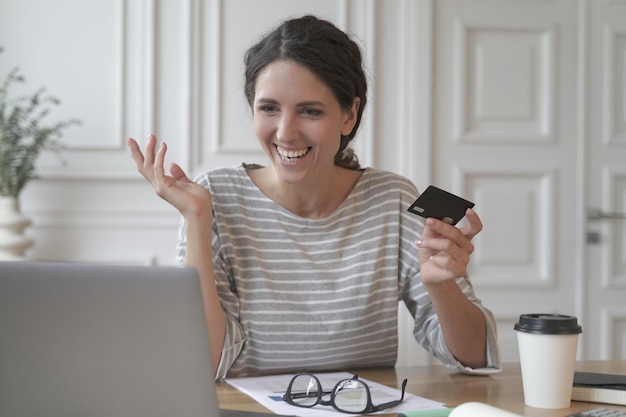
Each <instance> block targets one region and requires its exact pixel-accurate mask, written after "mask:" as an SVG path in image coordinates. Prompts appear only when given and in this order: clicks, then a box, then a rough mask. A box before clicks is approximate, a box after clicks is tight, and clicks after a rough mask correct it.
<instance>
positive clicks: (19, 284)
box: [0, 262, 220, 417]
mask: <svg viewBox="0 0 626 417" xmlns="http://www.w3.org/2000/svg"><path fill="white" fill-rule="evenodd" d="M219 415H220V412H219V407H218V402H217V394H216V389H215V382H214V372H213V370H212V365H211V360H210V355H209V344H208V340H207V335H206V327H205V321H204V314H203V308H202V299H201V296H200V286H199V282H198V276H197V274H196V272H195V270H193V269H191V268H183V267H176V266H159V267H155V266H128V265H103V264H77V263H46V262H0V416H7V417H8V416H11V417H39V416H46V417H68V416H90V417H126V416H128V417H131V416H133V417H135V416H136V417H156V416H176V417H186V416H189V417H191V416H193V417H199V416H202V417H219Z"/></svg>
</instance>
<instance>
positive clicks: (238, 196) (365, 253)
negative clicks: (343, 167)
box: [177, 164, 500, 378]
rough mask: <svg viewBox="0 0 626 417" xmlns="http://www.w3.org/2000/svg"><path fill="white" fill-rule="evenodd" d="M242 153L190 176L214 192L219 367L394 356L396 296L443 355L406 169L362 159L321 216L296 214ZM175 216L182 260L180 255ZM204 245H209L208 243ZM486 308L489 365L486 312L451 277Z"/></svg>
mask: <svg viewBox="0 0 626 417" xmlns="http://www.w3.org/2000/svg"><path fill="white" fill-rule="evenodd" d="M252 168H253V167H252V166H248V165H245V164H242V165H239V166H237V167H233V168H221V169H216V170H212V171H209V172H206V173H204V174H202V175H200V176H198V177H197V178H196V182H197V183H199V184H201V185H202V186H204V187H206V188H207V189H208V190H209V191H210V192H211V194H212V196H213V212H214V213H213V215H214V222H213V240H212V245H213V263H214V267H215V278H216V285H217V290H218V294H219V297H220V300H221V302H222V307H223V309H224V310H225V312H226V316H227V325H226V338H225V341H224V349H223V351H222V358H221V362H220V365H219V368H218V369H217V377H218V378H222V377H225V376H226V375H228V376H229V377H237V376H246V375H258V374H267V373H291V372H302V371H316V372H319V371H326V370H345V369H349V368H356V367H366V366H367V367H370V366H393V365H394V364H395V361H396V356H397V348H398V326H397V317H398V301H399V300H403V301H404V303H405V304H406V306H407V307H408V309H409V311H410V312H411V314H412V315H413V317H414V318H415V328H414V335H415V338H416V339H417V341H418V342H419V343H420V344H421V345H422V346H423V347H424V348H425V349H427V350H428V351H430V352H431V353H432V354H433V355H435V356H436V357H437V358H439V359H440V360H441V361H442V362H443V363H445V364H446V365H448V366H452V367H457V368H458V369H460V370H462V371H465V372H472V371H473V370H471V369H467V368H464V367H463V365H461V364H460V363H458V362H457V361H456V359H455V358H454V357H453V356H452V354H451V353H450V351H449V350H448V348H447V346H446V344H445V341H444V339H443V334H442V332H441V328H440V326H439V321H438V318H437V315H436V314H435V312H434V309H433V306H432V303H431V300H430V298H429V296H428V293H427V292H426V290H425V289H424V287H423V285H422V282H421V279H420V274H419V262H418V259H417V249H416V247H415V243H414V242H415V240H416V239H417V238H418V237H419V236H420V234H421V231H422V229H423V222H422V219H421V218H420V217H418V216H415V215H414V214H411V213H409V212H408V211H407V208H408V207H409V205H410V204H411V203H412V202H413V200H414V199H415V198H416V197H417V194H418V192H417V189H416V187H415V186H414V185H413V184H412V183H411V182H410V181H409V180H408V179H406V178H404V177H401V176H399V175H397V174H393V173H390V172H385V171H378V170H374V169H370V168H366V169H365V170H364V172H363V175H362V176H361V178H360V180H359V181H358V183H357V184H356V186H355V187H354V189H353V190H352V192H351V193H350V194H349V195H348V197H347V198H346V200H345V201H344V202H343V203H342V204H341V205H340V206H339V207H338V208H337V209H336V210H335V211H334V212H333V213H332V214H331V215H329V216H328V217H326V218H322V219H310V218H303V217H299V216H297V215H295V214H293V213H292V212H290V211H288V210H286V209H285V208H284V207H282V206H280V205H278V204H277V203H276V202H274V201H273V200H271V199H269V198H268V197H267V196H266V195H265V194H264V193H263V192H262V191H261V190H259V189H258V187H257V186H256V185H255V184H254V183H253V182H252V180H251V179H250V177H249V176H248V174H247V172H246V169H252ZM185 247H186V246H185V235H184V225H182V224H181V228H180V231H179V241H178V245H177V261H178V262H179V263H183V262H184V258H185ZM207 255H208V254H207ZM457 283H458V285H459V286H460V288H461V289H462V290H463V292H464V293H465V294H466V296H467V297H468V298H469V299H470V300H471V301H472V302H474V303H475V304H476V305H478V306H479V307H480V308H481V309H482V311H483V313H484V314H485V317H486V319H487V327H488V351H489V352H488V353H489V355H488V356H489V358H488V367H487V368H489V369H482V370H476V372H477V373H485V372H490V370H491V371H497V370H499V367H500V362H499V351H498V347H497V342H496V328H495V323H494V320H493V315H492V313H491V312H490V311H489V310H487V309H485V308H484V307H483V306H482V305H481V303H480V301H479V300H478V299H477V298H476V296H475V294H474V291H473V289H472V286H471V284H470V282H469V281H468V280H467V279H459V280H457Z"/></svg>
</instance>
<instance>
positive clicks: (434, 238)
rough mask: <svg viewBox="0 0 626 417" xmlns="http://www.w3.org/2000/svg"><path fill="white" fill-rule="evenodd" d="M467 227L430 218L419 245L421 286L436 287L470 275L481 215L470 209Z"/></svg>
mask: <svg viewBox="0 0 626 417" xmlns="http://www.w3.org/2000/svg"><path fill="white" fill-rule="evenodd" d="M465 216H466V217H467V220H468V223H469V224H468V225H466V226H464V227H461V228H458V227H456V226H452V225H450V224H447V223H444V222H442V221H441V220H437V219H433V218H428V219H426V224H425V226H424V231H423V232H422V236H421V237H420V239H419V240H418V241H417V242H416V243H417V246H418V248H419V249H418V257H419V261H420V270H421V276H422V282H423V283H424V284H425V285H428V284H437V283H443V282H445V281H449V280H451V279H455V278H459V277H463V276H466V275H467V265H468V263H469V260H470V255H471V254H472V252H474V245H473V244H472V238H473V237H474V236H476V235H477V234H478V233H479V232H480V231H481V230H482V228H483V224H482V222H481V221H480V217H478V214H477V213H476V212H475V211H474V210H472V209H467V211H466V212H465Z"/></svg>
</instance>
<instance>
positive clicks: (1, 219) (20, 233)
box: [0, 196, 33, 261]
mask: <svg viewBox="0 0 626 417" xmlns="http://www.w3.org/2000/svg"><path fill="white" fill-rule="evenodd" d="M30 224H31V221H30V220H29V219H28V218H26V217H24V216H23V215H22V213H21V211H20V205H19V201H18V199H17V198H16V197H7V196H0V261H23V260H25V259H26V256H25V255H24V253H25V252H26V249H28V248H29V247H31V246H33V240H32V239H30V238H28V237H26V236H24V229H25V228H26V227H28V226H29V225H30Z"/></svg>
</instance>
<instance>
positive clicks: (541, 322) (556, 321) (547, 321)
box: [513, 313, 583, 334]
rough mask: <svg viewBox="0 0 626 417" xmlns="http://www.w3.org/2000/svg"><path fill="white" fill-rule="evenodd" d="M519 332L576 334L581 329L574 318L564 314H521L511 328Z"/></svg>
mask: <svg viewBox="0 0 626 417" xmlns="http://www.w3.org/2000/svg"><path fill="white" fill-rule="evenodd" d="M513 328H514V329H515V330H517V331H519V332H525V333H536V334H577V333H582V332H583V329H582V327H581V326H580V325H579V324H578V320H577V319H576V317H574V316H567V315H564V314H543V313H541V314H522V315H521V316H519V322H517V323H516V324H515V326H514V327H513Z"/></svg>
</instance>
